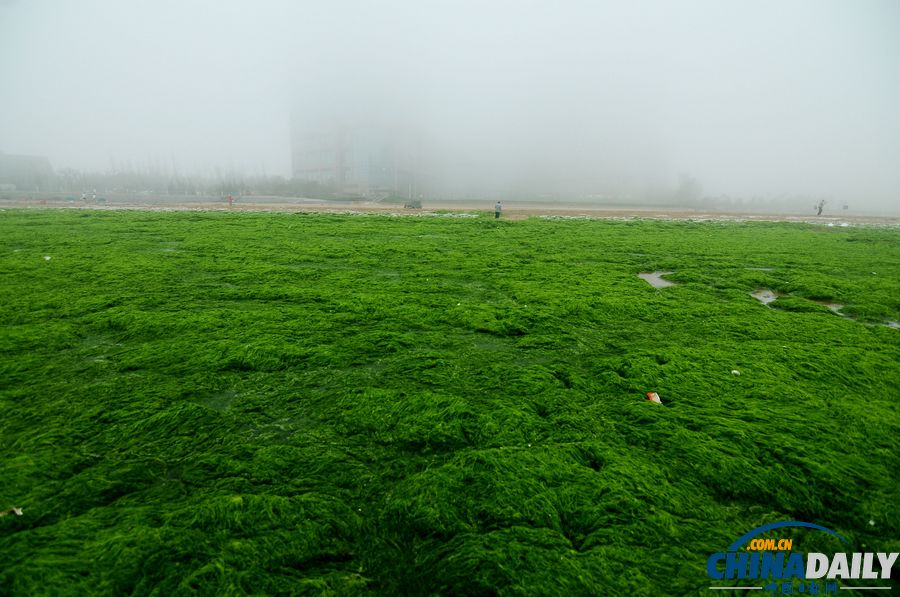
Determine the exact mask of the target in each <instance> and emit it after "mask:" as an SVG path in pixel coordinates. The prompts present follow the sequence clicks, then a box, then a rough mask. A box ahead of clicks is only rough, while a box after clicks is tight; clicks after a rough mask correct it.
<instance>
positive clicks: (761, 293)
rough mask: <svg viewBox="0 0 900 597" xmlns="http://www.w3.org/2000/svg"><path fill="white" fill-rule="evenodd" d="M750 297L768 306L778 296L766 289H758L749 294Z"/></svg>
mask: <svg viewBox="0 0 900 597" xmlns="http://www.w3.org/2000/svg"><path fill="white" fill-rule="evenodd" d="M750 296H752V297H753V298H755V299H756V300H758V301H759V302H761V303H762V304H764V305H768V304H769V303H771V302H772V301H774V300H775V299H777V298H778V294H777V293H776V292H775V291H774V290H769V289H768V288H760V289H758V290H754V291H753V292H751V293H750Z"/></svg>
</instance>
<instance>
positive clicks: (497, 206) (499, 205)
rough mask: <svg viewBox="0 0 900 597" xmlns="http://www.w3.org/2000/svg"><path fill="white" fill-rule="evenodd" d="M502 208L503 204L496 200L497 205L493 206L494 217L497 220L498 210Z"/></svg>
mask: <svg viewBox="0 0 900 597" xmlns="http://www.w3.org/2000/svg"><path fill="white" fill-rule="evenodd" d="M501 209H503V205H501V204H500V202H499V201H498V202H497V205H495V206H494V219H495V220H497V219H499V218H500V210H501Z"/></svg>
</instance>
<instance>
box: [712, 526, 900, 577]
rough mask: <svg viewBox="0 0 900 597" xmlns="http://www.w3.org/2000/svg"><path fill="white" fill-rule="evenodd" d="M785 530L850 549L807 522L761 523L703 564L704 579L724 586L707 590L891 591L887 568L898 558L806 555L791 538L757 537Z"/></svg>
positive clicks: (842, 553)
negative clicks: (821, 536) (820, 535)
mask: <svg viewBox="0 0 900 597" xmlns="http://www.w3.org/2000/svg"><path fill="white" fill-rule="evenodd" d="M783 528H806V529H814V530H816V531H822V532H824V533H828V534H830V535H832V536H834V537H836V538H837V539H839V540H840V541H841V543H842V544H849V541H847V539H846V538H844V537H842V536H841V535H839V534H838V533H836V532H835V531H833V530H831V529H829V528H826V527H823V526H820V525H817V524H813V523H811V522H801V521H799V520H786V521H782V522H773V523H769V524H764V525H762V526H759V527H756V528H755V529H753V530H752V531H750V532H748V533H745V534H744V535H741V536H740V537H738V539H737V540H736V541H735V542H734V543H732V544H731V545H729V546H728V550H727V551H720V552H716V553H714V554H712V555H711V556H709V558H708V559H707V560H706V572H707V574H708V575H709V577H710V578H711V579H712V580H713V581H716V584H718V583H719V582H722V583H727V584H722V586H711V587H710V589H712V590H722V589H730V590H733V591H738V590H747V591H751V590H760V589H766V590H768V591H770V592H771V593H773V594H774V593H776V592H779V593H781V594H784V595H792V594H804V595H824V594H835V593H837V592H838V590H866V591H876V590H880V591H890V590H891V589H892V586H890V585H892V584H893V583H891V582H890V581H891V569H892V568H893V566H894V564H895V563H896V561H897V556H898V555H900V554H898V553H896V552H894V553H886V552H847V551H836V552H834V553H819V552H809V553H807V552H803V551H795V548H796V545H795V542H794V539H790V538H784V537H780V538H761V537H759V536H760V535H762V534H764V533H767V532H769V531H773V530H776V529H783ZM848 581H849V582H848ZM860 581H862V582H860Z"/></svg>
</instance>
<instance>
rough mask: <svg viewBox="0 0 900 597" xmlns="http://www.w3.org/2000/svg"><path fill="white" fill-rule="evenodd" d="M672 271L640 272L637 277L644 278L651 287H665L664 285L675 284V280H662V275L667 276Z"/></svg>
mask: <svg viewBox="0 0 900 597" xmlns="http://www.w3.org/2000/svg"><path fill="white" fill-rule="evenodd" d="M671 273H672V272H641V273H639V274H638V278H640V279H642V280H646V281H647V282H648V283H649V284H650V286H652V287H653V288H665V287H666V286H675V282H669V281H668V280H663V279H662V276H668V275H669V274H671Z"/></svg>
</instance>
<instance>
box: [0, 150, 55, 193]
mask: <svg viewBox="0 0 900 597" xmlns="http://www.w3.org/2000/svg"><path fill="white" fill-rule="evenodd" d="M52 179H53V167H52V166H51V165H50V160H48V159H47V158H46V157H44V156H34V155H12V154H8V153H3V152H2V151H0V189H3V190H20V191H38V190H47V186H48V185H49V184H51V183H52Z"/></svg>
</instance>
